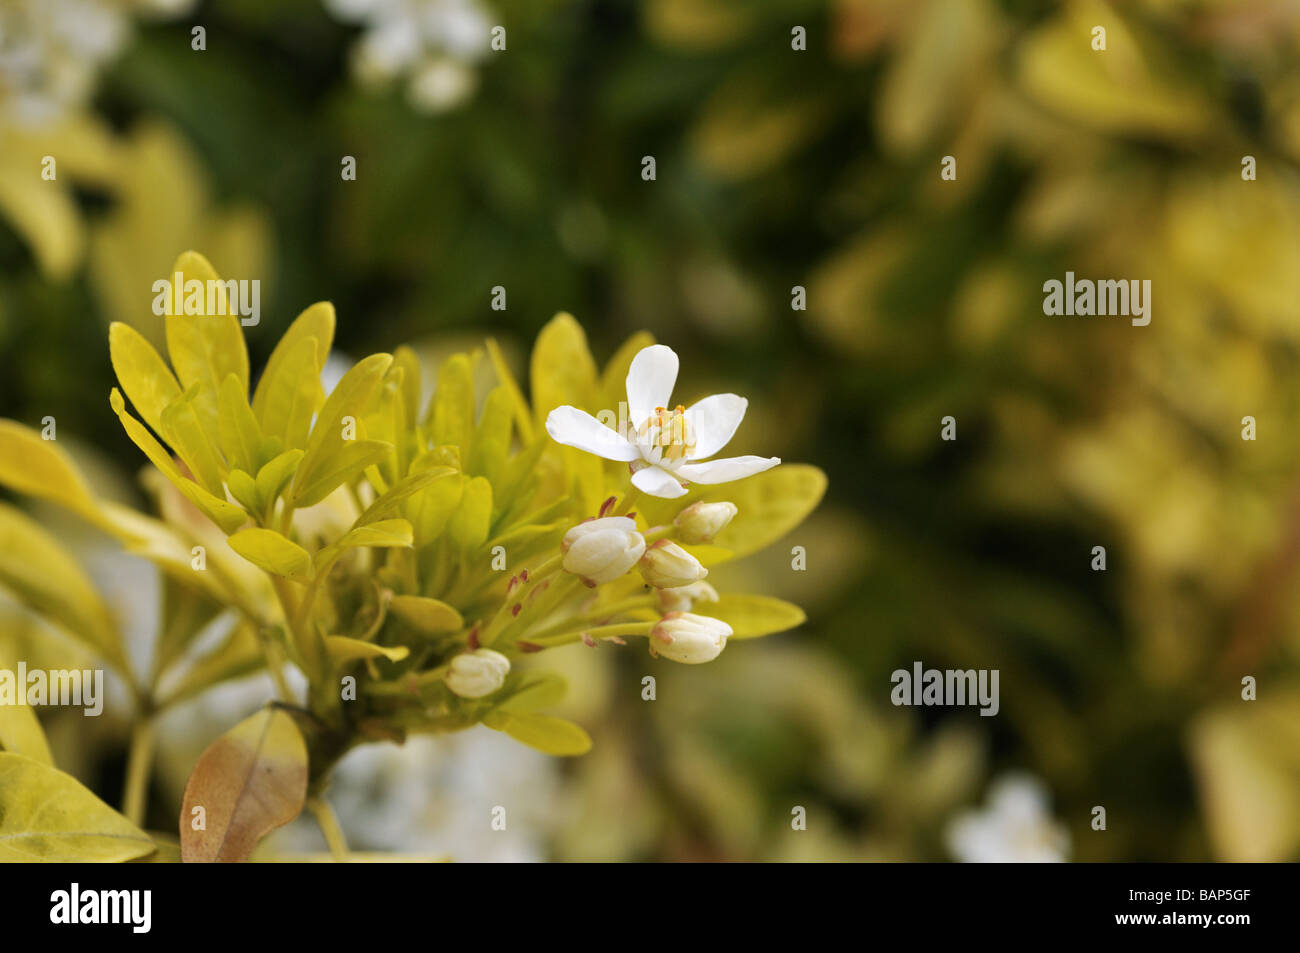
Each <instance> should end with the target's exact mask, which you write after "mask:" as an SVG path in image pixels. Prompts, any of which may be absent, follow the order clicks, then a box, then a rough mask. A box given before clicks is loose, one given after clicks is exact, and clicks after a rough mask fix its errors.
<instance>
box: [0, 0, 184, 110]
mask: <svg viewBox="0 0 1300 953" xmlns="http://www.w3.org/2000/svg"><path fill="white" fill-rule="evenodd" d="M192 6H193V0H3V2H0V121H9V122H13V123H15V124H17V125H25V126H33V125H41V124H45V123H50V122H55V121H57V120H58V119H60V118H61V117H62V116H63V114H64V113H65V112H67V111H68V110H70V109H74V108H76V107H77V106H80V105H81V104H82V103H83V102H84V101H85V100H86V99H87V98H89V96H90V94H91V92H92V91H93V89H94V86H95V80H96V79H97V78H98V75H99V71H100V69H101V68H102V67H104V66H105V65H106V64H107V63H108V62H109V61H111V60H113V59H114V58H116V57H117V55H118V54H119V53H121V52H122V49H123V48H124V47H125V46H126V43H127V40H128V38H129V37H130V34H131V17H132V15H134V14H136V13H142V14H145V15H161V16H169V15H176V14H180V13H184V12H185V11H186V10H188V9H189V8H191V7H192Z"/></svg>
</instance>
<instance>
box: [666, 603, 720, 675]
mask: <svg viewBox="0 0 1300 953" xmlns="http://www.w3.org/2000/svg"><path fill="white" fill-rule="evenodd" d="M730 635H731V626H729V625H727V623H725V622H723V621H722V620H721V619H713V618H710V617H709V616H703V615H694V614H693V613H690V612H670V613H668V614H667V615H665V616H664V617H663V618H662V619H660V620H659V624H658V625H656V626H655V627H654V628H653V629H652V630H651V632H650V654H651V655H662V656H663V657H664V658H666V659H671V660H672V661H674V662H682V663H684V664H686V665H699V664H700V663H701V662H712V661H713V660H714V659H715V658H717V657H718V656H719V655H721V654H722V650H723V649H725V648H726V647H727V638H728V636H730Z"/></svg>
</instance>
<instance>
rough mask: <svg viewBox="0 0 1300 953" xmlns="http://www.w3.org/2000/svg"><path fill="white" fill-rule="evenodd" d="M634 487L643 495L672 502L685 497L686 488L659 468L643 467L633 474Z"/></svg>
mask: <svg viewBox="0 0 1300 953" xmlns="http://www.w3.org/2000/svg"><path fill="white" fill-rule="evenodd" d="M632 485H633V486H634V487H636V488H637V489H638V490H640V491H641V492H642V493H649V494H650V495H651V496H658V497H662V498H663V499H665V500H671V499H672V498H673V497H676V496H685V495H686V487H684V486H682V484H681V481H680V480H677V479H675V478H674V477H673V475H672V474H670V473H668V472H667V471H665V470H661V469H659V468H658V467H643V468H642V469H640V470H637V471H636V473H633V474H632Z"/></svg>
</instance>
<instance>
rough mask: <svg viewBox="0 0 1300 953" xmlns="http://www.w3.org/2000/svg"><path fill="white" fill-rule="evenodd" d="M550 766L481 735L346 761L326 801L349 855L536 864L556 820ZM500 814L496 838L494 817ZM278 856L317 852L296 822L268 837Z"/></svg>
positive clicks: (310, 834)
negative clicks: (368, 853) (500, 826)
mask: <svg viewBox="0 0 1300 953" xmlns="http://www.w3.org/2000/svg"><path fill="white" fill-rule="evenodd" d="M559 786H560V778H559V771H558V767H557V764H556V759H554V758H549V757H547V756H546V755H544V754H542V753H541V752H539V751H534V750H532V749H531V748H522V747H520V745H519V743H518V742H516V741H514V740H513V739H511V738H509V737H507V736H506V735H503V734H501V733H500V732H496V731H491V730H489V729H487V728H484V727H482V726H478V727H475V728H472V729H470V730H469V731H463V732H458V733H456V734H451V735H444V736H442V737H437V738H432V737H427V736H418V737H411V738H408V739H407V741H406V743H405V744H403V745H401V746H398V745H393V744H372V745H365V746H364V747H361V748H357V749H355V750H353V751H352V752H351V753H349V754H348V755H347V756H346V757H345V758H344V759H343V760H342V761H341V762H339V765H338V767H337V768H336V769H335V771H334V774H333V776H332V780H331V782H330V787H329V791H328V793H327V794H326V797H327V798H328V800H329V802H330V804H331V805H332V806H333V807H334V810H335V813H337V814H338V817H339V822H340V823H341V824H342V826H343V829H344V830H345V831H347V834H348V846H349V847H350V848H351V849H352V850H356V851H376V850H379V851H393V852H395V853H398V854H408V855H415V856H420V857H440V858H442V857H445V858H446V859H448V860H453V861H460V862H476V863H489V862H490V863H498V862H520V863H535V862H541V861H544V860H546V859H547V851H546V843H547V840H548V839H549V837H550V834H551V828H552V826H553V825H554V823H555V818H556V817H557V816H558V815H559V811H558V808H559V798H558V794H559ZM495 807H503V808H505V829H504V830H494V829H493V826H492V820H493V813H492V812H493V808H495ZM275 846H276V848H277V849H279V850H303V851H319V850H322V849H323V845H322V844H321V839H320V834H319V833H318V832H317V831H316V830H315V829H314V827H313V826H312V825H311V823H310V821H309V820H303V819H300V821H299V822H295V823H294V824H293V825H290V826H289V827H287V828H285V829H284V831H283V832H282V833H280V834H277V835H275Z"/></svg>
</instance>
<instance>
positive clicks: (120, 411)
mask: <svg viewBox="0 0 1300 953" xmlns="http://www.w3.org/2000/svg"><path fill="white" fill-rule="evenodd" d="M109 402H110V403H111V404H112V405H113V410H114V412H115V413H116V414H117V417H118V420H120V421H122V426H123V427H124V428H126V434H127V436H128V437H130V438H131V441H132V443H134V444H135V445H136V446H137V447H139V448H140V449H141V450H143V451H144V455H145V456H147V457H148V458H149V461H150V462H151V463H152V464H153V465H154V466H156V467H157V468H158V469H159V470H161V471H162V474H163V476H165V477H166V478H167V479H168V480H170V481H171V483H172V484H173V485H174V486H175V487H176V489H178V490H180V491H181V493H183V494H184V495H185V497H186V499H188V500H189V501H190V502H191V503H193V504H194V505H195V506H197V507H198V508H199V509H200V510H202V511H203V512H204V513H205V514H206V515H207V516H208V518H209V519H211V520H212V521H213V522H214V523H216V524H217V525H218V526H220V527H221V528H222V530H224V531H225V532H227V533H233V532H234V531H235V530H236V529H238V528H239V527H240V526H242V525H243V524H244V522H245V521H246V520H247V519H248V515H247V514H246V513H245V512H244V511H243V510H241V509H240V508H239V507H238V506H236V505H235V504H233V503H231V502H230V501H229V500H224V499H220V498H218V497H216V496H214V495H213V494H211V493H209V492H208V491H207V490H205V489H203V487H201V486H199V485H198V484H197V483H195V482H194V481H193V480H191V479H189V478H188V477H186V476H184V475H183V474H182V473H181V471H180V470H179V469H178V468H177V466H176V464H175V463H173V462H172V458H171V455H170V454H168V453H167V451H166V450H165V449H164V448H163V446H162V444H160V443H159V442H158V441H157V440H155V439H154V438H153V434H151V433H149V431H148V430H146V429H145V428H144V425H143V424H141V423H140V421H138V420H136V419H135V418H134V417H132V416H131V415H130V414H129V413H127V411H126V402H125V401H124V400H123V399H122V395H121V394H120V393H119V392H118V389H117V388H116V387H114V388H113V392H112V393H111V394H110V395H109Z"/></svg>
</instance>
